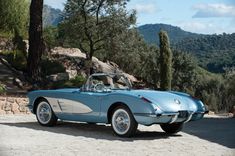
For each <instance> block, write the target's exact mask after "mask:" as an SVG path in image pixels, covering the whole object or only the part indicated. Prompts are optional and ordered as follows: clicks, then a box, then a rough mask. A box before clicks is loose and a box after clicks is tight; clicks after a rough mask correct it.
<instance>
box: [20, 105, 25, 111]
mask: <svg viewBox="0 0 235 156" xmlns="http://www.w3.org/2000/svg"><path fill="white" fill-rule="evenodd" d="M19 111H20V112H26V105H24V104H19Z"/></svg>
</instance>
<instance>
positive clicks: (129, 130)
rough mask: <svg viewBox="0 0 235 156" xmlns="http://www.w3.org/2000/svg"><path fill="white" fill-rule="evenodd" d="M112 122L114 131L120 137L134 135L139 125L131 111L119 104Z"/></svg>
mask: <svg viewBox="0 0 235 156" xmlns="http://www.w3.org/2000/svg"><path fill="white" fill-rule="evenodd" d="M111 124H112V128H113V131H114V133H115V134H117V135H118V136H120V137H131V136H133V135H134V134H135V132H136V130H137V127H138V124H137V122H136V121H135V118H134V117H133V115H132V113H131V111H130V110H129V109H128V108H127V107H124V106H119V107H117V108H116V109H115V110H114V111H113V113H112V118H111Z"/></svg>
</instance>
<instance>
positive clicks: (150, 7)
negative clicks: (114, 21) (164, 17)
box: [133, 4, 159, 14]
mask: <svg viewBox="0 0 235 156" xmlns="http://www.w3.org/2000/svg"><path fill="white" fill-rule="evenodd" d="M133 9H135V10H136V11H137V13H143V14H152V13H155V12H156V11H159V10H157V8H156V6H155V5H154V4H136V5H134V6H133Z"/></svg>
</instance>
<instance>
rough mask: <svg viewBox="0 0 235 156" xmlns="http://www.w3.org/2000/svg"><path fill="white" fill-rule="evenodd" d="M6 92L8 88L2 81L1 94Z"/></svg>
mask: <svg viewBox="0 0 235 156" xmlns="http://www.w3.org/2000/svg"><path fill="white" fill-rule="evenodd" d="M5 92H6V88H5V86H4V85H3V84H1V83H0V94H3V93H5Z"/></svg>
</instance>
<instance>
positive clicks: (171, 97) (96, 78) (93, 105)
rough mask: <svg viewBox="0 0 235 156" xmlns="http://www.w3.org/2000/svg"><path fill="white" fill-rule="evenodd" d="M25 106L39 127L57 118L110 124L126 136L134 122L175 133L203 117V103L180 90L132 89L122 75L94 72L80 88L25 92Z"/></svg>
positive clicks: (49, 124) (117, 132) (134, 126)
mask: <svg viewBox="0 0 235 156" xmlns="http://www.w3.org/2000/svg"><path fill="white" fill-rule="evenodd" d="M28 97H29V105H28V107H29V108H30V110H31V111H32V113H34V114H36V117H37V120H38V122H39V123H40V124H41V125H43V126H53V125H55V124H56V122H57V120H58V119H61V120H70V121H81V122H87V123H111V125H112V128H113V131H114V132H115V133H116V134H117V135H118V136H123V137H130V136H133V135H134V134H135V132H136V130H137V127H138V124H142V125H146V126H149V125H152V124H160V126H161V128H162V129H163V130H164V131H165V132H166V133H170V134H172V133H177V132H179V131H180V130H181V129H182V128H183V125H184V123H186V122H188V121H193V120H199V119H201V118H203V115H204V114H205V112H206V109H205V106H204V105H203V103H202V102H201V101H200V100H198V99H196V98H194V97H192V96H190V95H188V94H186V93H181V92H172V91H170V92H169V91H156V90H134V89H132V85H131V83H130V81H129V80H128V79H127V78H126V77H125V76H124V75H123V74H114V73H111V74H110V73H96V74H93V75H91V76H90V77H89V78H88V80H87V82H86V83H85V84H84V85H83V86H82V87H81V88H75V89H58V90H38V91H32V92H29V93H28Z"/></svg>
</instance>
